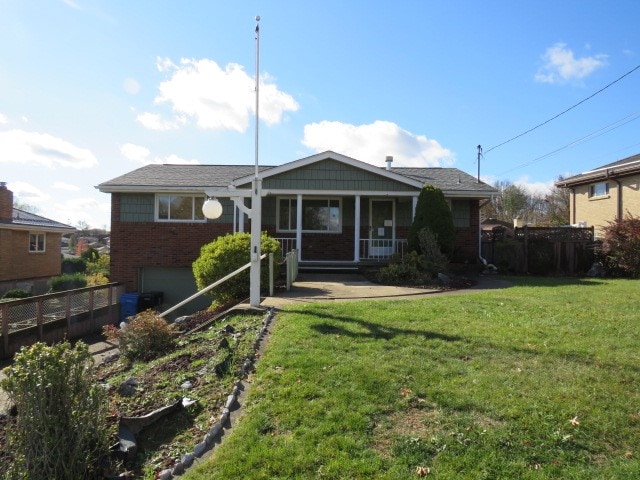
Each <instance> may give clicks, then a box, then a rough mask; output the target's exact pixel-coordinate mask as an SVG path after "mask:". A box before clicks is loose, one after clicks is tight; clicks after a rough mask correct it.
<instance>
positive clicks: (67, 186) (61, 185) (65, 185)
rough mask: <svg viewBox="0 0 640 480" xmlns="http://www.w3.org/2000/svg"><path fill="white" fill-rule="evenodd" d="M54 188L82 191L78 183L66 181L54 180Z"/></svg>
mask: <svg viewBox="0 0 640 480" xmlns="http://www.w3.org/2000/svg"><path fill="white" fill-rule="evenodd" d="M53 188H56V189H58V190H65V191H67V192H78V191H80V187H78V186H77V185H71V184H70V183H64V182H53Z"/></svg>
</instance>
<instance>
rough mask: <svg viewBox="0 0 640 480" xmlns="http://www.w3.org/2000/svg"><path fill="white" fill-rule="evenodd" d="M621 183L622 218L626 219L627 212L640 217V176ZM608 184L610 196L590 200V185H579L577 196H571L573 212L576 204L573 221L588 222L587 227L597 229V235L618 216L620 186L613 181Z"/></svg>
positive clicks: (626, 179)
mask: <svg viewBox="0 0 640 480" xmlns="http://www.w3.org/2000/svg"><path fill="white" fill-rule="evenodd" d="M619 181H620V183H621V186H622V216H623V217H624V216H625V215H626V214H627V211H629V212H631V213H632V214H633V215H635V216H638V215H640V175H632V176H629V177H626V178H621V179H619ZM607 183H609V195H606V196H603V197H592V198H589V187H590V185H579V186H577V187H575V188H574V192H575V195H572V196H571V200H572V202H571V208H572V210H571V211H572V212H573V211H574V210H573V206H574V204H575V218H573V217H572V218H571V221H572V222H573V223H578V222H582V221H586V222H587V226H589V227H591V226H593V227H595V230H596V235H598V234H599V233H600V232H601V230H602V227H604V226H606V225H607V224H608V222H611V221H615V220H616V218H617V215H618V192H619V187H618V184H617V182H615V181H614V180H611V179H610V180H607ZM572 215H573V214H572Z"/></svg>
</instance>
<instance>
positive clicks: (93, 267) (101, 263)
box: [86, 252, 111, 278]
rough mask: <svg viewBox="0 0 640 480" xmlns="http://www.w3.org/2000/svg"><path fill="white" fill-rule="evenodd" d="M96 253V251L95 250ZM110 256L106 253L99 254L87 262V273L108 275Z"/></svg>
mask: <svg viewBox="0 0 640 480" xmlns="http://www.w3.org/2000/svg"><path fill="white" fill-rule="evenodd" d="M96 253H97V252H96ZM110 261H111V257H110V256H109V255H106V254H102V255H99V256H98V257H97V258H96V259H95V260H91V261H89V262H87V270H86V273H87V275H95V274H100V275H102V276H104V277H107V278H108V277H109V263H110Z"/></svg>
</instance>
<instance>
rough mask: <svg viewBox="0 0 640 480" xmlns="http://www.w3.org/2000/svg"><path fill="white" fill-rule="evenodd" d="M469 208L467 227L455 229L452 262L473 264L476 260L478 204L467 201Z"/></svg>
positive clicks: (477, 202)
mask: <svg viewBox="0 0 640 480" xmlns="http://www.w3.org/2000/svg"><path fill="white" fill-rule="evenodd" d="M469 207H470V210H471V212H470V213H471V215H470V219H469V220H470V221H469V226H468V227H457V228H456V246H455V249H454V252H453V258H452V261H454V262H460V263H464V262H470V263H475V262H477V260H478V245H479V244H478V242H479V238H478V235H479V230H478V228H479V222H480V202H479V201H478V200H469Z"/></svg>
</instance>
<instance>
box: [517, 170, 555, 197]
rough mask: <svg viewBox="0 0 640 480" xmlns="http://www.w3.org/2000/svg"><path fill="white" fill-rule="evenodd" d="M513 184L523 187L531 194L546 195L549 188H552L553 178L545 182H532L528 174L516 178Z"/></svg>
mask: <svg viewBox="0 0 640 480" xmlns="http://www.w3.org/2000/svg"><path fill="white" fill-rule="evenodd" d="M513 183H514V184H515V185H518V186H519V187H522V188H524V189H525V190H526V191H527V192H528V193H529V194H532V195H547V194H549V193H551V189H552V188H553V183H554V181H553V180H549V181H547V182H532V181H530V180H529V177H528V176H526V175H525V176H523V177H520V178H518V179H517V180H516V181H515V182H513Z"/></svg>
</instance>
